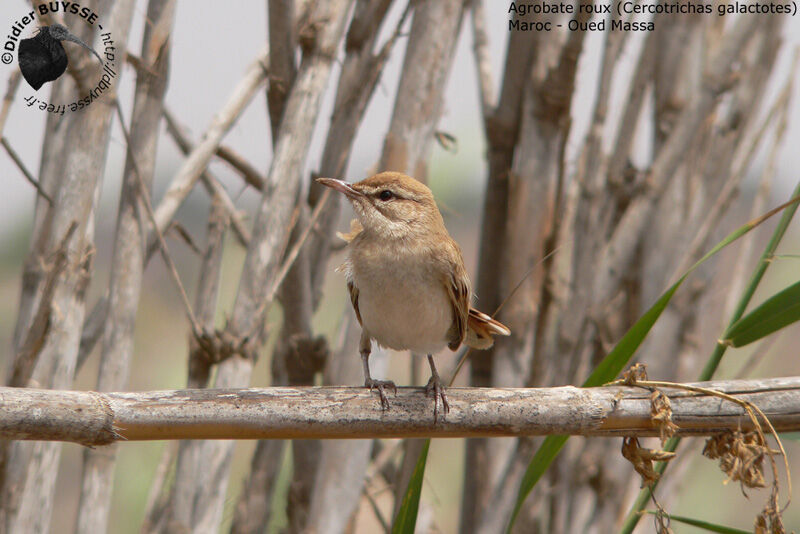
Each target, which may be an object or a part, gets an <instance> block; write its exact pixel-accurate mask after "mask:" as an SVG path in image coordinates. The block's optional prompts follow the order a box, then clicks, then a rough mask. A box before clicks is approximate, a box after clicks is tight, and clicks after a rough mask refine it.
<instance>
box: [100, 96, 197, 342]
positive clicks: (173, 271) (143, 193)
mask: <svg viewBox="0 0 800 534" xmlns="http://www.w3.org/2000/svg"><path fill="white" fill-rule="evenodd" d="M114 107H115V109H116V111H117V118H118V119H119V126H120V128H121V129H122V133H123V135H124V136H125V147H126V149H127V151H128V157H129V158H130V160H131V164H132V166H133V173H134V174H135V175H136V182H137V184H138V185H139V196H140V198H141V199H142V204H144V207H145V211H146V212H147V217H148V218H149V219H150V224H152V225H153V231H154V232H155V235H156V239H157V240H158V245H159V247H160V248H161V255H162V256H163V257H164V262H165V263H166V264H167V269H168V270H169V272H170V275H172V279H173V281H174V282H175V285H176V286H177V287H178V292H179V293H180V295H181V300H182V301H183V307H184V311H185V312H186V316H187V317H188V318H189V322H190V323H191V325H192V331H193V332H194V334H195V335H198V336H199V335H200V333H201V332H202V331H203V329H202V328H201V326H200V323H198V322H197V318H196V317H195V316H194V311H192V305H191V304H190V303H189V296H188V295H187V294H186V290H185V289H184V288H183V283H182V282H181V277H180V275H179V274H178V269H177V268H176V267H175V262H173V261H172V256H170V254H169V249H168V248H167V242H166V241H164V234H163V233H161V230H159V228H158V225H157V224H156V218H155V213H154V212H153V206H152V204H151V203H150V197H149V195H148V194H147V188H146V187H145V185H144V182H143V181H142V176H141V174H139V166H138V164H137V163H136V158H135V157H134V155H133V152H132V151H131V139H130V135H129V133H128V129H127V127H126V126H125V118H124V117H123V115H122V106H120V104H119V99H114Z"/></svg>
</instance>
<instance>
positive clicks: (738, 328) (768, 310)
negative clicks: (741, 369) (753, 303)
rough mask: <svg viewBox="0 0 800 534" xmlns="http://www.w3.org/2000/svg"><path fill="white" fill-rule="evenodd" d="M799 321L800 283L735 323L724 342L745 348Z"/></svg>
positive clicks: (773, 297)
mask: <svg viewBox="0 0 800 534" xmlns="http://www.w3.org/2000/svg"><path fill="white" fill-rule="evenodd" d="M797 321H800V282H797V283H795V284H793V285H791V286H789V287H787V288H786V289H784V290H782V291H779V292H778V293H776V294H775V295H773V296H771V297H770V298H768V299H767V300H765V301H764V302H763V303H762V304H761V305H760V306H758V307H756V308H755V309H754V310H753V311H751V312H750V313H748V314H747V315H745V316H744V317H742V318H741V319H739V320H738V321H736V322H735V323H733V325H731V327H730V329H729V330H728V332H726V334H725V340H724V342H725V343H729V344H730V345H732V346H734V347H743V346H745V345H747V344H749V343H752V342H754V341H758V340H759V339H762V338H764V337H766V336H768V335H770V334H772V333H774V332H777V331H778V330H780V329H781V328H784V327H786V326H789V325H790V324H792V323H795V322H797Z"/></svg>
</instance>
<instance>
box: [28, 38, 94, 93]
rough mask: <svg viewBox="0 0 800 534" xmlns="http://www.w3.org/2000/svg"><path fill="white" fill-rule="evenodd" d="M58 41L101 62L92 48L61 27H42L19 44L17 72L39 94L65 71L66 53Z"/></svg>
mask: <svg viewBox="0 0 800 534" xmlns="http://www.w3.org/2000/svg"><path fill="white" fill-rule="evenodd" d="M61 41H72V42H73V43H78V44H79V45H81V46H82V47H84V48H86V49H87V50H89V51H90V52H91V53H92V54H94V55H95V56H97V59H99V60H100V63H102V62H103V59H102V58H101V57H100V55H99V54H98V53H97V52H95V51H94V50H93V49H92V47H90V46H89V45H87V44H86V43H84V42H83V41H82V40H80V39H79V38H78V37H76V36H74V35H72V34H71V33H70V32H69V30H68V29H67V28H66V26H64V25H63V24H52V25H50V26H42V27H40V28H39V31H38V32H37V33H36V35H35V36H34V37H30V38H28V39H23V40H22V41H20V43H19V70H20V71H21V72H22V76H23V78H25V81H26V82H28V85H30V86H31V87H33V89H34V90H36V91H38V90H39V88H40V87H41V86H42V85H44V84H45V83H46V82H52V81H53V80H57V79H58V78H59V76H61V75H62V74H64V71H65V70H67V63H68V61H67V53H66V52H65V51H64V47H63V46H62V45H61Z"/></svg>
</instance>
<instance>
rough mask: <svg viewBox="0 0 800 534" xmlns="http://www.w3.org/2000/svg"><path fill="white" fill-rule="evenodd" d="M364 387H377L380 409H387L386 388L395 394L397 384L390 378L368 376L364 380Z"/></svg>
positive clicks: (372, 388)
mask: <svg viewBox="0 0 800 534" xmlns="http://www.w3.org/2000/svg"><path fill="white" fill-rule="evenodd" d="M364 387H367V388H369V390H370V391H372V390H374V389H377V390H378V395H380V397H381V409H383V410H388V409H389V399H387V398H386V391H385V390H386V389H391V390H392V391H393V392H394V395H395V396H397V386H396V385H394V382H392V381H391V380H375V379H374V378H370V379H368V380H366V381H365V382H364Z"/></svg>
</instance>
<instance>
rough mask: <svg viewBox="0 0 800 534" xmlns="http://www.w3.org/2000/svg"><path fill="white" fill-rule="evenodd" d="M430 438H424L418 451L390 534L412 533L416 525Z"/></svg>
mask: <svg viewBox="0 0 800 534" xmlns="http://www.w3.org/2000/svg"><path fill="white" fill-rule="evenodd" d="M430 446H431V440H430V439H428V440H425V445H423V446H422V450H421V451H420V453H419V458H418V459H417V465H416V466H414V472H413V473H412V474H411V479H410V480H409V481H408V488H406V492H405V494H404V495H403V502H402V503H401V504H400V508H399V509H398V510H397V517H395V518H394V524H393V525H392V534H414V528H416V526H417V512H418V511H419V498H420V495H421V494H422V479H423V477H424V476H425V464H426V463H427V461H428V449H429V448H430Z"/></svg>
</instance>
